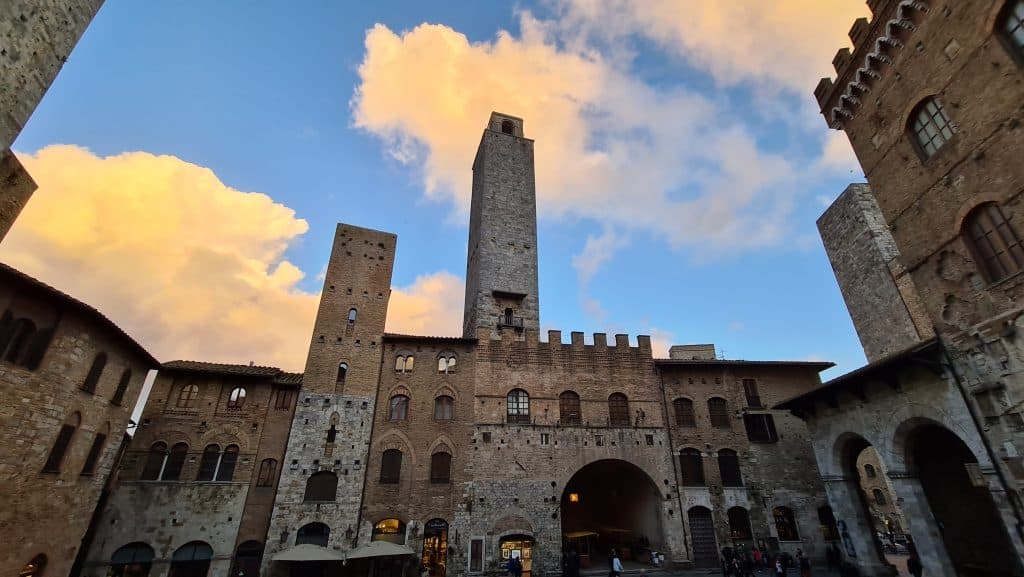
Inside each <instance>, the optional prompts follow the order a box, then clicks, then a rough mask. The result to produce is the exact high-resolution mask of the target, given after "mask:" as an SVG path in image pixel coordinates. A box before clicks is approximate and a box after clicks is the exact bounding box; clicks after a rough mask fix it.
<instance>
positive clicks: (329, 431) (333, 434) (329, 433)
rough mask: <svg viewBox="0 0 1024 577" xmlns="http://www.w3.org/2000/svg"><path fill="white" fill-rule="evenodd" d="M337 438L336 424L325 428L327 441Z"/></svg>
mask: <svg viewBox="0 0 1024 577" xmlns="http://www.w3.org/2000/svg"><path fill="white" fill-rule="evenodd" d="M337 440H338V427H337V425H331V428H330V429H327V442H328V443H333V442H335V441H337Z"/></svg>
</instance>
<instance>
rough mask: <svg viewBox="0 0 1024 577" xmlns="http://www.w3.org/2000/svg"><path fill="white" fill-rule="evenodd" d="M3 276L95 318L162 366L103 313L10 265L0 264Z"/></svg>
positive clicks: (146, 357) (140, 352) (154, 363)
mask: <svg viewBox="0 0 1024 577" xmlns="http://www.w3.org/2000/svg"><path fill="white" fill-rule="evenodd" d="M2 274H8V275H10V276H12V277H14V278H16V279H18V280H20V281H22V282H24V283H26V284H30V285H32V286H34V287H35V288H37V289H39V290H41V291H43V292H45V293H49V295H50V296H51V297H53V298H56V299H58V300H60V301H62V302H63V303H64V304H67V305H70V306H72V307H74V308H76V309H78V310H79V311H81V312H82V313H84V314H86V315H88V316H91V317H93V318H95V319H96V320H97V321H99V322H100V324H102V325H105V326H106V327H107V328H108V329H110V330H111V331H113V333H114V334H115V335H117V336H119V337H121V338H122V339H123V340H124V341H126V342H127V343H128V344H129V345H131V347H132V348H134V349H135V350H136V352H138V353H139V354H140V355H142V357H143V358H145V359H146V360H147V361H149V362H150V363H151V364H153V365H159V364H160V361H158V360H156V358H155V357H154V356H153V355H151V354H149V351H147V350H146V349H145V347H143V346H142V345H140V344H139V343H138V342H137V341H136V340H135V339H133V338H132V337H131V335H129V334H128V333H126V332H124V330H122V329H121V327H119V326H117V324H116V323H114V321H112V320H110V319H109V318H107V317H106V316H105V315H104V314H103V313H101V312H100V311H98V310H97V309H95V308H94V307H92V306H89V305H87V304H86V303H84V302H82V301H80V300H78V299H76V298H75V297H73V296H71V295H69V294H67V293H65V292H62V291H60V290H57V289H55V288H53V287H52V286H50V285H48V284H46V283H44V282H42V281H40V280H37V279H35V278H33V277H30V276H29V275H27V274H25V273H23V272H21V271H20V270H18V269H16V268H13V267H11V266H10V265H7V264H4V263H2V262H0V275H2Z"/></svg>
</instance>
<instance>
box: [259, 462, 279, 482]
mask: <svg viewBox="0 0 1024 577" xmlns="http://www.w3.org/2000/svg"><path fill="white" fill-rule="evenodd" d="M276 478H277V459H263V461H262V462H261V463H260V472H259V476H257V477H256V486H257V487H273V486H274V479H276Z"/></svg>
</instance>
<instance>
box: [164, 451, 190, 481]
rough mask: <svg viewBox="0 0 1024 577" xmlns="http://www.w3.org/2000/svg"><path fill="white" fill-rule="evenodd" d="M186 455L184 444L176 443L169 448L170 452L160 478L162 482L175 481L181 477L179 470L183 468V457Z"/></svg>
mask: <svg viewBox="0 0 1024 577" xmlns="http://www.w3.org/2000/svg"><path fill="white" fill-rule="evenodd" d="M187 455H188V445H186V444H185V443H177V444H175V445H174V446H173V447H171V452H170V454H168V455H167V461H166V462H165V464H164V471H163V475H161V476H160V479H161V480H163V481H177V480H178V479H179V478H180V477H181V469H182V467H184V466H185V457H186V456H187Z"/></svg>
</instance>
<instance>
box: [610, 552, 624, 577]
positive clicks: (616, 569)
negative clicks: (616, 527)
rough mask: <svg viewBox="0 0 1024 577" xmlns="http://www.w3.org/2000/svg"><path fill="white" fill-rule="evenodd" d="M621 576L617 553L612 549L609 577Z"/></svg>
mask: <svg viewBox="0 0 1024 577" xmlns="http://www.w3.org/2000/svg"><path fill="white" fill-rule="evenodd" d="M621 575H622V561H621V560H620V559H619V555H618V553H616V552H615V549H612V572H611V577H620V576H621Z"/></svg>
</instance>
